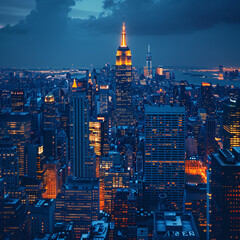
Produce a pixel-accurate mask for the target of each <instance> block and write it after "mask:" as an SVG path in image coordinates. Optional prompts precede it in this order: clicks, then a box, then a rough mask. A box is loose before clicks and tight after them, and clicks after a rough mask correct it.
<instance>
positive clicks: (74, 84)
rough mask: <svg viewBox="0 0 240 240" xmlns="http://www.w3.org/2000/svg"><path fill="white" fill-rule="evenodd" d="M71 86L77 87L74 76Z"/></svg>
mask: <svg viewBox="0 0 240 240" xmlns="http://www.w3.org/2000/svg"><path fill="white" fill-rule="evenodd" d="M72 88H77V82H76V79H75V78H74V80H73V85H72Z"/></svg>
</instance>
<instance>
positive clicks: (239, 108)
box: [223, 99, 240, 150]
mask: <svg viewBox="0 0 240 240" xmlns="http://www.w3.org/2000/svg"><path fill="white" fill-rule="evenodd" d="M223 138H224V139H223V147H224V148H226V149H229V150H232V148H233V147H239V146H240V99H237V100H233V99H231V100H230V101H229V102H227V103H225V104H224V106H223Z"/></svg>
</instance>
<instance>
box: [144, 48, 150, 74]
mask: <svg viewBox="0 0 240 240" xmlns="http://www.w3.org/2000/svg"><path fill="white" fill-rule="evenodd" d="M144 76H145V77H148V78H152V53H151V48H150V44H148V51H147V55H146V67H145V68H144Z"/></svg>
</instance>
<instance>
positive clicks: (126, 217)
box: [112, 188, 137, 231]
mask: <svg viewBox="0 0 240 240" xmlns="http://www.w3.org/2000/svg"><path fill="white" fill-rule="evenodd" d="M135 193H136V192H135V191H134V190H132V189H129V188H119V189H117V192H116V196H115V199H114V206H113V213H112V218H113V220H114V223H115V228H116V229H118V230H125V231H127V228H128V227H133V226H135V225H136V212H137V199H136V194H135Z"/></svg>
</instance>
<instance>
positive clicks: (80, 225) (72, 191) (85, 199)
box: [55, 176, 99, 238]
mask: <svg viewBox="0 0 240 240" xmlns="http://www.w3.org/2000/svg"><path fill="white" fill-rule="evenodd" d="M98 215H99V181H98V179H96V178H95V179H87V178H75V177H72V176H69V177H68V179H67V182H66V183H65V184H64V185H63V186H62V191H61V193H59V195H58V197H57V199H56V211H55V222H66V223H70V222H73V224H74V237H75V238H79V236H81V234H82V233H88V231H89V230H90V227H91V224H92V221H96V220H98Z"/></svg>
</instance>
